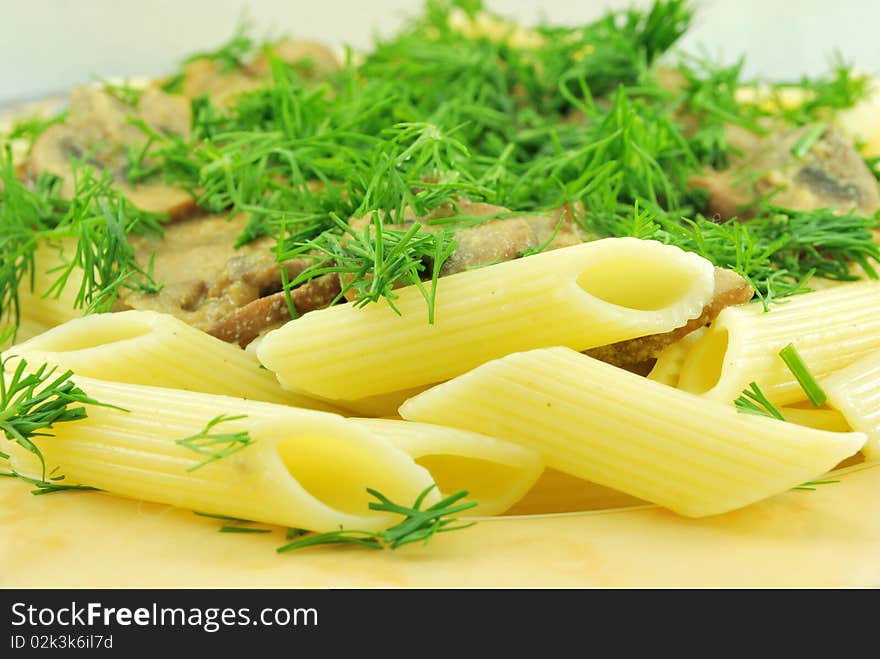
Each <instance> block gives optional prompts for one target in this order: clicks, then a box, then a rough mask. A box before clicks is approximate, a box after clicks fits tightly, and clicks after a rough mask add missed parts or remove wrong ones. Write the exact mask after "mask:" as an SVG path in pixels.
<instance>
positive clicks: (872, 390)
mask: <svg viewBox="0 0 880 659" xmlns="http://www.w3.org/2000/svg"><path fill="white" fill-rule="evenodd" d="M820 384H821V385H822V389H824V390H825V393H826V394H827V395H828V404H829V405H831V406H832V407H834V408H835V409H837V410H839V411H840V412H841V413H842V414H843V416H844V417H845V418H846V420H847V422H849V424H850V425H851V426H852V427H853V429H854V430H858V431H861V432H863V433H865V434H866V435H867V436H868V442H867V443H866V444H865V447H864V448H863V449H862V453H864V455H865V459H866V460H872V461H873V460H880V352H875V353H873V354H871V355H869V356H867V357H863V358H862V359H860V360H858V361H857V362H855V363H854V364H851V365H850V366H847V367H846V368H844V369H841V370H839V371H837V372H835V373H832V374H831V375H829V376H828V377H826V378H824V379H823V380H821V382H820Z"/></svg>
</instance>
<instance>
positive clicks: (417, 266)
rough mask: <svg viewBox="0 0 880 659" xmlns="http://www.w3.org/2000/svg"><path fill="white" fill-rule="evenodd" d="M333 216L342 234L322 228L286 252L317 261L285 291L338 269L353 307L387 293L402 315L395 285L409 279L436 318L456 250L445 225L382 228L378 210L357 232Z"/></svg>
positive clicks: (291, 256)
mask: <svg viewBox="0 0 880 659" xmlns="http://www.w3.org/2000/svg"><path fill="white" fill-rule="evenodd" d="M331 217H332V218H333V220H334V221H335V222H336V224H337V226H338V227H339V232H338V233H331V232H324V233H323V234H321V235H320V236H319V237H318V238H316V239H314V240H309V241H305V242H303V243H301V244H300V245H299V246H298V247H297V248H295V249H294V250H292V251H290V252H287V253H286V254H285V257H286V258H293V257H295V256H297V255H302V254H313V255H316V257H315V258H316V260H315V263H314V265H312V266H310V267H309V268H307V269H306V270H305V271H304V272H302V273H301V274H300V275H299V276H298V277H297V278H296V279H294V280H293V281H292V282H290V283H289V284H288V285H286V286H285V290H289V287H294V286H297V285H298V284H300V283H302V282H304V281H307V280H308V279H311V278H312V277H315V276H318V275H323V274H327V273H331V272H332V273H337V274H339V276H340V278H341V281H342V282H343V286H342V292H341V293H340V294H339V295H340V297H341V296H343V295H345V294H346V293H349V292H352V293H353V295H354V296H355V298H356V299H355V303H354V304H355V306H363V305H365V304H367V303H369V302H377V301H378V300H380V299H382V298H384V299H385V300H386V301H387V303H388V305H389V306H390V307H391V308H392V309H393V310H394V311H395V312H397V313H398V314H399V313H400V311H399V310H398V309H397V307H396V306H395V304H394V300H395V299H396V298H397V295H396V294H395V293H394V289H395V288H396V287H398V286H401V285H407V284H411V285H414V286H416V287H417V288H418V289H419V291H420V292H421V293H422V295H423V296H424V298H425V300H426V301H427V302H428V321H429V322H432V323H433V322H434V301H435V295H436V289H437V279H438V277H439V274H440V268H441V267H442V265H443V263H444V262H445V261H446V259H448V258H449V256H450V255H451V254H452V251H453V249H454V242H453V241H452V238H451V233H450V232H449V231H447V230H444V229H438V230H434V231H428V230H426V229H425V228H423V227H422V225H421V224H419V223H417V222H416V223H413V224H412V226H410V227H409V228H408V229H406V230H399V229H391V228H388V227H384V226H383V222H382V220H381V219H380V217H379V214H378V212H374V213H373V214H372V219H373V221H372V222H371V223H370V224H368V225H367V226H365V227H364V229H363V231H361V232H357V231H354V230H352V229H350V228H349V227H348V225H347V224H346V223H345V222H343V221H342V220H341V219H339V218H338V217H336V216H335V215H333V216H331ZM426 271H430V273H431V284H430V286H429V287H426V286H425V284H424V283H423V282H422V273H423V272H426Z"/></svg>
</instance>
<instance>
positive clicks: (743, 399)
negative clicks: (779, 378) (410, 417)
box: [734, 382, 785, 421]
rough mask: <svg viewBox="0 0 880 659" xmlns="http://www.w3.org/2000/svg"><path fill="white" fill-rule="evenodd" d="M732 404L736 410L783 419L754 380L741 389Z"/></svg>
mask: <svg viewBox="0 0 880 659" xmlns="http://www.w3.org/2000/svg"><path fill="white" fill-rule="evenodd" d="M734 405H736V411H737V412H742V413H743V414H756V415H758V416H766V417H770V418H771V419H779V420H780V421H785V417H784V416H782V412H780V411H779V408H777V407H776V406H775V405H774V404H773V403H771V402H770V399H768V398H767V396H766V395H765V394H764V392H763V391H761V389H760V387H758V385H757V383H755V382H752V383H751V384H749V388H748V389H745V390H743V392H742V395H740V397H739V398H737V399H736V400H735V401H734Z"/></svg>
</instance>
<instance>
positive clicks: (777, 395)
mask: <svg viewBox="0 0 880 659" xmlns="http://www.w3.org/2000/svg"><path fill="white" fill-rule="evenodd" d="M878 306H880V282H878V281H865V282H858V283H853V284H847V285H844V286H837V287H835V288H832V289H829V290H824V291H817V292H814V293H807V294H806V295H798V296H797V297H793V298H791V299H789V300H786V302H785V304H780V305H777V306H774V307H772V309H771V311H769V312H766V313H765V312H764V311H763V309H762V308H761V307H760V305H748V306H745V307H730V308H727V309H725V310H724V311H722V312H721V313H720V314H719V315H718V318H716V319H715V322H713V323H712V326H711V327H710V328H709V330H708V331H707V332H706V333H705V334H704V335H703V337H702V338H701V339H700V341H699V342H698V343H697V344H696V345H695V346H694V347H693V348H692V349H691V350H690V352H689V353H688V356H687V358H686V359H685V362H684V364H683V366H682V371H681V377H680V380H679V385H678V386H679V387H680V388H681V389H684V390H685V391H689V392H692V393H697V394H703V395H705V396H706V397H707V398H711V399H713V400H719V401H723V402H725V403H730V402H732V401H734V400H735V399H736V398H737V397H738V396H739V395H740V393H741V392H742V390H743V389H745V388H746V387H748V386H749V383H751V382H753V381H754V382H757V384H758V386H760V387H761V389H762V390H763V392H764V393H765V394H766V395H767V397H768V398H769V399H770V400H771V401H773V402H774V403H776V404H780V405H785V404H787V403H792V402H796V401H798V400H800V399H802V398H803V391H802V390H801V387H800V385H799V384H798V382H797V380H796V379H795V377H794V375H793V374H792V373H791V371H790V370H789V369H788V367H787V366H786V365H785V363H784V362H783V361H782V359H781V358H780V357H779V351H780V350H782V348H784V347H785V346H786V345H788V344H789V343H794V345H795V347H796V348H797V350H798V352H799V353H800V355H801V356H802V357H803V358H804V361H805V362H806V363H807V365H808V366H809V367H810V370H811V371H812V372H813V373H814V374H815V375H816V376H818V377H821V376H823V375H827V374H829V373H831V372H832V371H835V370H837V369H840V368H843V367H844V366H848V365H849V364H851V363H853V362H854V361H856V360H857V359H858V358H859V357H861V356H862V355H866V354H868V353H870V352H874V351H878V350H880V314H878V313H877V311H876V310H877V307H878Z"/></svg>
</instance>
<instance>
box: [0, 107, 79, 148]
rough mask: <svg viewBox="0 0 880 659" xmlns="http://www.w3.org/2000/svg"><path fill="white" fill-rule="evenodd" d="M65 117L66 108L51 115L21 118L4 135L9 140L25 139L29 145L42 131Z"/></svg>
mask: <svg viewBox="0 0 880 659" xmlns="http://www.w3.org/2000/svg"><path fill="white" fill-rule="evenodd" d="M65 119H67V110H62V111H61V112H58V113H56V114H54V115H53V116H51V117H40V116H36V115H35V116H32V117H28V118H26V119H21V120H19V121H17V122H15V124H14V125H13V126H12V130H11V131H10V132H9V134H8V135H6V138H7V139H10V140H22V139H23V140H26V141H27V142H28V144H29V145H33V143H34V141H35V140H36V139H37V138H38V137H39V136H40V135H42V134H43V132H44V131H45V130H46V129H47V128H49V127H50V126H53V125H55V124H59V123H61V122H63V121H64V120H65Z"/></svg>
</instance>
